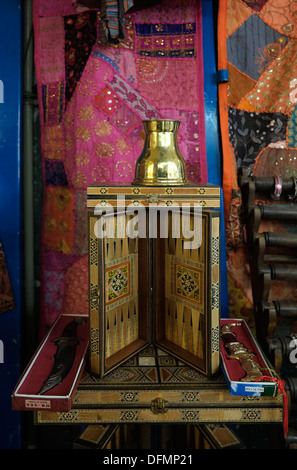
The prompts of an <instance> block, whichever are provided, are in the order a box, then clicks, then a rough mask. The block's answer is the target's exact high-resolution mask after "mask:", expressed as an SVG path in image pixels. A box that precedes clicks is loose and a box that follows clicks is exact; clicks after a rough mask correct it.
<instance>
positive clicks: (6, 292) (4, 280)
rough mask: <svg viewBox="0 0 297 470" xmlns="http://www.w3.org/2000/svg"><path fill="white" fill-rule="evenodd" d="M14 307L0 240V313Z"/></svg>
mask: <svg viewBox="0 0 297 470" xmlns="http://www.w3.org/2000/svg"><path fill="white" fill-rule="evenodd" d="M14 308H15V299H14V295H13V290H12V285H11V282H10V277H9V273H8V268H7V263H6V259H5V253H4V250H3V246H2V243H1V241H0V314H1V313H4V312H8V311H10V310H13V309H14Z"/></svg>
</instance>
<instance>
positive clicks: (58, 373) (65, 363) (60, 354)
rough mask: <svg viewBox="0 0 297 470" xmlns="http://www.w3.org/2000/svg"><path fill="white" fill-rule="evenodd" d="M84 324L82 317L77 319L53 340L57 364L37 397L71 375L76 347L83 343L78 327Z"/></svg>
mask: <svg viewBox="0 0 297 470" xmlns="http://www.w3.org/2000/svg"><path fill="white" fill-rule="evenodd" d="M83 323H85V320H84V319H83V318H82V317H77V318H75V319H74V320H72V321H71V322H70V323H68V325H66V326H65V328H64V330H63V333H62V336H61V337H60V338H55V339H54V340H53V343H54V344H55V345H56V346H57V352H56V353H55V355H54V361H55V363H54V366H53V368H52V370H51V373H50V374H49V376H48V378H47V379H46V380H45V381H44V382H43V386H42V387H41V389H40V390H39V392H38V393H37V395H43V394H44V393H46V392H48V391H49V390H51V389H52V388H54V387H56V386H57V385H59V384H60V383H62V381H63V379H64V378H65V377H66V376H67V375H68V374H69V372H70V370H71V368H72V365H73V362H74V359H75V353H76V347H77V345H78V344H79V342H80V341H81V340H80V338H78V336H77V334H76V333H77V327H78V325H81V324H83Z"/></svg>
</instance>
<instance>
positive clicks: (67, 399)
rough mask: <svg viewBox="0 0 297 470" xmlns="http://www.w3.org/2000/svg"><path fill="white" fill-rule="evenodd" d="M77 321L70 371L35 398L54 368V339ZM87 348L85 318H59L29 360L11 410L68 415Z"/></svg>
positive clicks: (74, 316) (87, 322) (87, 332)
mask: <svg viewBox="0 0 297 470" xmlns="http://www.w3.org/2000/svg"><path fill="white" fill-rule="evenodd" d="M79 317H81V318H82V319H83V321H84V323H81V324H79V325H78V326H77V332H76V336H77V337H78V338H79V342H78V344H77V346H76V354H75V358H74V361H73V364H72V367H71V369H70V371H69V373H68V375H67V376H66V377H65V378H64V379H63V381H62V382H61V383H60V384H59V385H56V386H55V387H54V388H52V389H51V390H48V391H47V392H46V393H45V394H43V395H38V392H39V391H40V389H41V388H42V386H43V384H44V381H45V380H46V379H47V378H48V376H49V375H50V373H51V371H52V368H53V366H54V355H55V354H56V352H57V346H56V345H55V343H54V342H53V340H54V339H57V338H60V337H61V336H62V335H63V330H64V328H65V327H66V326H67V325H68V324H69V323H70V322H71V321H72V320H74V319H78V318H79ZM88 345H89V318H88V316H78V315H60V316H59V317H58V318H57V320H56V321H55V323H54V325H53V326H52V327H51V329H50V330H49V332H48V333H47V335H46V336H45V338H44V339H43V341H42V342H41V344H40V345H39V347H38V349H37V350H36V352H35V354H34V356H33V358H32V359H31V361H30V363H29V364H28V366H27V367H26V369H25V371H24V372H23V374H22V376H21V378H20V380H19V381H18V383H17V385H16V387H15V389H14V391H13V393H12V408H13V409H14V410H27V411H28V410H31V411H32V410H48V411H69V410H70V409H71V404H72V401H73V398H74V392H75V389H76V387H77V385H78V383H79V379H80V377H81V375H82V373H83V371H84V367H85V361H86V353H87V350H88Z"/></svg>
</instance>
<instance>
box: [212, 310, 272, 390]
mask: <svg viewBox="0 0 297 470" xmlns="http://www.w3.org/2000/svg"><path fill="white" fill-rule="evenodd" d="M220 323H221V328H222V326H224V325H226V324H228V323H230V324H231V323H233V324H236V326H234V327H232V328H231V331H232V333H234V334H236V337H235V341H238V342H240V343H242V344H243V345H244V346H245V347H246V348H247V349H248V350H249V351H250V353H251V354H252V355H253V360H254V361H255V362H256V363H257V364H258V365H259V366H260V368H261V371H262V372H263V380H261V378H260V380H257V381H250V380H245V375H246V373H245V371H244V369H243V368H242V367H241V365H240V362H239V360H238V359H234V358H232V359H230V358H228V351H227V350H226V349H225V346H224V343H223V341H222V339H221V340H220V356H221V368H222V370H223V373H224V376H225V378H226V381H227V385H228V388H229V391H230V393H231V395H243V396H254V397H255V396H273V397H274V396H276V395H277V393H278V384H277V380H278V378H276V373H275V371H274V370H273V368H272V367H271V366H270V365H269V364H268V360H267V359H266V358H265V356H264V353H263V351H262V350H261V348H260V346H259V344H258V343H257V341H256V339H255V337H254V335H253V333H252V332H251V330H250V328H249V327H248V325H247V323H246V322H245V320H242V319H231V318H228V319H221V320H220ZM267 377H269V378H270V377H271V381H270V379H267Z"/></svg>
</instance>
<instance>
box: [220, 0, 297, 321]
mask: <svg viewBox="0 0 297 470" xmlns="http://www.w3.org/2000/svg"><path fill="white" fill-rule="evenodd" d="M296 8H297V7H296V2H294V0H285V1H282V0H258V1H253V2H251V1H249V0H221V1H220V7H219V15H218V68H219V70H222V69H224V70H228V74H229V80H228V81H227V82H224V83H221V84H219V108H220V126H221V137H222V148H223V191H224V209H225V226H226V245H227V272H228V287H229V312H230V316H234V317H238V316H240V317H243V318H246V319H247V320H248V321H249V320H250V319H251V320H250V321H251V322H252V321H253V320H252V313H251V312H252V293H251V287H250V274H249V266H248V260H247V254H246V252H245V240H244V231H243V221H242V218H241V194H240V191H239V188H238V183H237V171H238V169H239V168H240V167H245V168H248V169H249V172H250V174H252V175H259V176H274V175H281V176H283V177H291V176H297V159H296V149H297V128H296V115H297V114H296V113H297V108H296V104H297V98H296V97H297V92H296V90H297V80H296V65H297V54H296V52H297V49H296V48H297V19H296ZM266 229H268V230H269V224H268V225H267V226H266ZM270 229H271V230H273V228H272V227H270ZM274 229H275V227H274ZM277 230H278V231H287V230H288V227H287V226H286V224H281V223H279V224H278V227H277ZM274 294H276V296H277V297H275V296H274V298H278V299H279V300H281V299H290V300H294V299H296V297H297V291H296V289H294V288H293V289H292V288H291V287H290V286H288V285H287V286H285V287H282V289H280V286H279V285H278V284H277V283H275V285H274V286H273V288H272V290H271V295H272V296H273V295H274Z"/></svg>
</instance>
